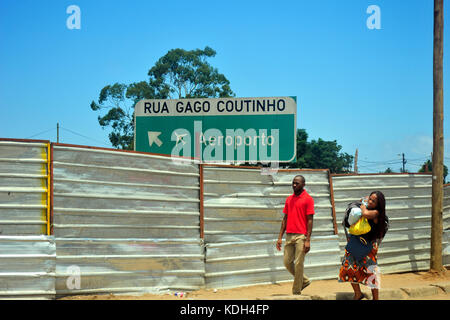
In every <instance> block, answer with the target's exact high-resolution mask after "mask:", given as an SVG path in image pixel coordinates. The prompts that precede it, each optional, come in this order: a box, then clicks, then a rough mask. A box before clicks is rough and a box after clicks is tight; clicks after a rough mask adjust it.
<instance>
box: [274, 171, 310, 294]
mask: <svg viewBox="0 0 450 320" xmlns="http://www.w3.org/2000/svg"><path fill="white" fill-rule="evenodd" d="M304 187H305V178H304V177H303V176H301V175H298V176H295V178H294V180H293V181H292V189H293V190H294V193H293V194H292V195H290V196H289V197H287V199H286V204H285V205H284V210H283V213H284V217H283V220H282V221H281V229H280V234H279V236H278V241H277V244H276V247H277V250H278V251H280V250H281V245H282V243H283V240H282V238H283V234H284V232H285V231H286V242H285V245H284V265H285V267H286V269H287V270H288V271H289V272H290V273H291V274H292V275H293V276H294V284H293V285H292V294H301V292H302V290H303V289H304V288H306V287H307V286H309V285H310V283H311V281H310V280H309V279H308V278H307V277H306V276H305V275H304V274H303V264H304V261H305V255H306V254H307V253H308V252H309V249H310V248H311V245H310V240H311V233H312V227H313V216H314V199H313V198H312V197H311V196H310V195H309V194H308V193H307V192H306V190H305V189H304Z"/></svg>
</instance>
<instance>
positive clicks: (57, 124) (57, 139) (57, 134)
mask: <svg viewBox="0 0 450 320" xmlns="http://www.w3.org/2000/svg"><path fill="white" fill-rule="evenodd" d="M56 143H59V122H57V123H56Z"/></svg>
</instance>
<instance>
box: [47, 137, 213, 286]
mask: <svg viewBox="0 0 450 320" xmlns="http://www.w3.org/2000/svg"><path fill="white" fill-rule="evenodd" d="M53 152H54V154H53V160H54V163H53V165H54V209H53V210H54V211H53V215H54V233H55V236H56V248H57V251H56V252H57V269H56V275H57V281H56V290H57V293H58V294H61V295H64V294H80V293H99V292H136V291H160V290H166V289H185V290H189V289H198V288H201V287H204V272H205V267H204V259H203V256H204V254H203V246H202V241H201V239H200V225H199V215H200V213H199V170H198V166H197V165H195V164H193V163H191V162H189V161H182V160H178V161H171V160H170V158H167V157H160V156H152V155H144V154H138V153H127V152H117V151H111V150H99V149H88V148H75V147H70V146H62V145H55V147H54V151H53ZM73 266H75V267H76V268H77V269H75V270H80V273H81V274H80V276H81V277H80V279H81V283H80V286H79V288H74V286H71V287H68V286H67V281H68V279H69V278H70V277H71V275H72V270H73V268H71V267H73Z"/></svg>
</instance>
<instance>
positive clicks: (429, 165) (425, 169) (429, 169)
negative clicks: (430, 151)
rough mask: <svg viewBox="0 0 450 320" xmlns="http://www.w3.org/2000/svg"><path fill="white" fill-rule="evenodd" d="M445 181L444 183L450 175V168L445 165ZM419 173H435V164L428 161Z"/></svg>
mask: <svg viewBox="0 0 450 320" xmlns="http://www.w3.org/2000/svg"><path fill="white" fill-rule="evenodd" d="M443 171H444V177H443V178H444V180H443V183H445V179H446V177H447V175H448V168H447V166H446V165H445V164H444V170H443ZM419 172H433V162H431V160H427V161H425V162H424V163H423V164H422V167H421V168H420V169H419Z"/></svg>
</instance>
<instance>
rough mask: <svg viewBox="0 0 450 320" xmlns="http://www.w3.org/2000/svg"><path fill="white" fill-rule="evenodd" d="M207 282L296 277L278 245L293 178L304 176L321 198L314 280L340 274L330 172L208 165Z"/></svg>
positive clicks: (309, 262) (310, 267)
mask: <svg viewBox="0 0 450 320" xmlns="http://www.w3.org/2000/svg"><path fill="white" fill-rule="evenodd" d="M203 170H204V172H203V177H204V179H203V182H204V187H203V188H204V230H205V243H206V274H205V278H206V286H207V287H208V288H226V287H237V286H245V285H250V284H263V283H275V282H280V281H287V280H292V276H291V275H290V274H289V273H288V272H287V271H286V269H285V267H284V265H283V252H282V251H281V252H278V251H277V250H276V248H275V244H276V240H277V238H278V233H279V231H280V226H281V219H282V217H283V213H282V211H283V208H284V203H285V200H286V197H287V196H289V195H290V194H292V187H291V185H292V179H293V178H294V176H295V175H297V174H302V175H303V176H304V177H305V179H306V189H307V191H308V193H310V194H311V195H312V196H313V198H314V199H315V208H316V215H315V217H314V232H313V236H312V239H311V241H312V244H311V246H312V249H311V252H310V253H309V254H308V255H307V256H306V259H305V273H306V274H307V275H308V277H310V278H311V279H329V278H336V276H337V271H336V270H337V269H338V268H339V264H340V261H339V247H338V244H337V236H336V235H334V230H335V229H334V224H333V210H332V205H331V197H330V188H329V172H328V171H327V170H295V171H288V170H281V171H278V173H277V174H275V175H273V176H272V175H266V174H262V172H261V170H260V169H259V168H233V167H221V166H206V165H205V166H204V169H203Z"/></svg>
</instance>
